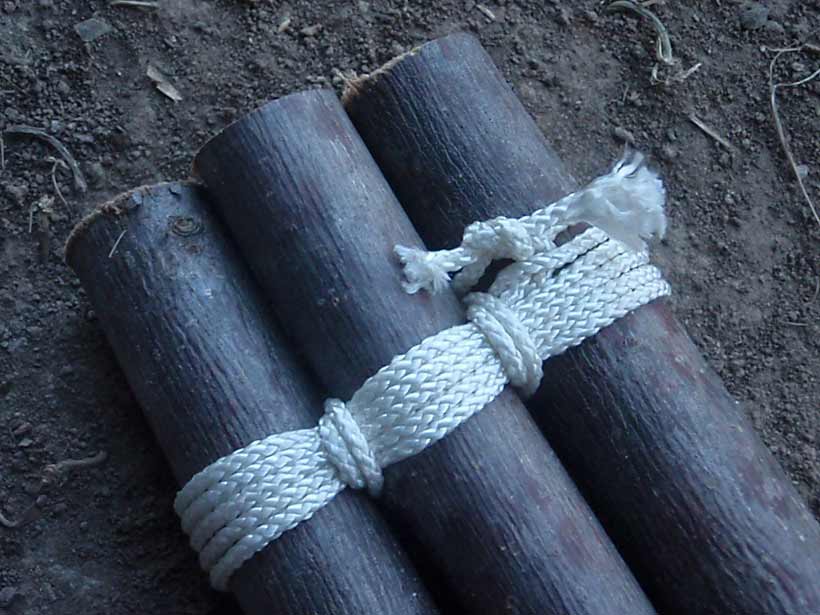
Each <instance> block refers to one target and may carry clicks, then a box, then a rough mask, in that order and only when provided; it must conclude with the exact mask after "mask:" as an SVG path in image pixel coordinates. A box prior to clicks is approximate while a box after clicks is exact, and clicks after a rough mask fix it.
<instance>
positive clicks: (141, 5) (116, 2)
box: [108, 0, 159, 10]
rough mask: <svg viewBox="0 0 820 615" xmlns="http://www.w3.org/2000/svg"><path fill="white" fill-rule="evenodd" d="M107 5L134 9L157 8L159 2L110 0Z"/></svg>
mask: <svg viewBox="0 0 820 615" xmlns="http://www.w3.org/2000/svg"><path fill="white" fill-rule="evenodd" d="M108 6H129V7H132V8H135V9H149V10H150V9H158V8H159V2H146V1H143V0H112V1H111V2H109V3H108Z"/></svg>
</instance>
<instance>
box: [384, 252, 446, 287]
mask: <svg viewBox="0 0 820 615" xmlns="http://www.w3.org/2000/svg"><path fill="white" fill-rule="evenodd" d="M394 251H395V253H396V256H397V257H398V259H399V262H401V264H402V267H403V268H404V280H403V281H402V286H403V287H404V290H405V291H407V293H408V294H411V295H412V294H415V293H417V292H419V291H420V290H427V291H429V292H431V293H433V294H435V293H439V292H441V291H443V290H444V289H445V288H447V287H448V286H449V285H450V276H449V274H448V273H447V270H446V269H445V268H444V267H443V266H442V265H441V264H440V263H439V262H438V261H437V260H436V254H435V253H434V252H428V251H426V250H421V249H419V248H410V247H408V246H396V247H395V248H394Z"/></svg>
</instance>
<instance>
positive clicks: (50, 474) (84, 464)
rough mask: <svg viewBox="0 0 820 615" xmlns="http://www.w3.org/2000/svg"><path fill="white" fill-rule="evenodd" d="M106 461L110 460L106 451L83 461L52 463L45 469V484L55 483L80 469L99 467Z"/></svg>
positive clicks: (70, 460)
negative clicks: (64, 475) (66, 474)
mask: <svg viewBox="0 0 820 615" xmlns="http://www.w3.org/2000/svg"><path fill="white" fill-rule="evenodd" d="M106 459H108V453H106V452H105V451H100V452H99V453H97V454H96V455H92V456H91V457H85V458H83V459H64V460H63V461H58V462H57V463H50V464H48V465H47V466H46V467H45V468H44V469H43V482H44V483H52V482H55V481H56V479H57V478H58V477H59V476H60V475H62V474H64V473H65V472H68V471H71V470H76V469H78V468H89V467H92V466H98V465H100V464H101V463H102V462H103V461H105V460H106Z"/></svg>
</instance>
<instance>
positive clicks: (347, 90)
mask: <svg viewBox="0 0 820 615" xmlns="http://www.w3.org/2000/svg"><path fill="white" fill-rule="evenodd" d="M458 39H472V41H473V42H474V43H475V44H480V43H479V42H478V39H477V38H476V37H475V36H473V35H472V34H468V33H466V32H455V33H453V34H448V35H447V36H443V37H441V38H437V39H435V40H432V41H428V42H426V43H422V44H421V45H417V46H416V47H413V48H412V49H410V50H409V51H405V52H404V53H402V54H399V55H397V56H396V57H395V58H391V59H390V60H388V61H387V62H385V63H384V64H383V65H382V66H380V67H379V68H377V69H376V70H374V71H373V72H372V73H365V74H363V75H357V76H355V77H352V78H351V79H348V80H347V81H345V85H344V89H343V91H342V106H344V108H345V109H348V108H350V107H352V106H353V105H355V104H356V100H357V99H358V98H359V97H360V96H362V95H363V94H365V93H366V92H367V90H368V88H369V87H371V86H372V85H373V84H374V83H375V82H377V81H378V80H379V79H380V78H381V77H383V76H385V75H387V74H388V73H390V71H391V70H393V68H394V67H395V66H396V65H398V64H400V63H402V62H404V61H405V60H407V59H409V58H411V57H413V56H416V55H419V54H423V53H424V52H425V50H426V49H429V48H431V47H437V46H439V45H445V46H446V45H447V43H448V42H449V41H455V40H458Z"/></svg>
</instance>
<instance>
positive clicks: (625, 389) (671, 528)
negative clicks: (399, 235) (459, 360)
mask: <svg viewBox="0 0 820 615" xmlns="http://www.w3.org/2000/svg"><path fill="white" fill-rule="evenodd" d="M345 102H346V107H347V110H348V113H349V114H350V116H351V118H352V120H353V123H354V125H355V126H356V127H357V129H358V130H359V132H360V134H361V136H362V138H363V140H364V141H365V143H366V144H367V145H368V147H369V148H370V150H371V152H372V153H373V155H374V157H375V159H376V161H377V162H378V164H379V166H380V168H381V169H382V171H383V172H384V174H385V176H386V177H387V178H388V180H389V182H390V184H391V186H392V188H393V189H394V191H395V193H396V195H397V196H398V198H399V200H400V202H401V203H402V205H403V207H404V209H405V211H406V212H407V213H408V215H409V217H410V219H411V220H412V221H413V224H414V225H415V227H416V228H417V229H418V230H419V233H420V235H421V237H422V239H424V241H425V242H426V243H427V244H428V245H429V246H431V247H433V248H440V247H452V246H454V245H456V244H457V243H458V242H459V240H460V237H461V234H462V231H463V228H464V226H466V225H467V224H469V223H471V222H473V221H475V220H483V219H487V218H491V217H494V216H498V215H506V216H520V215H523V214H525V213H528V212H529V211H531V210H532V209H534V208H535V207H536V206H537V205H543V204H546V203H548V202H551V201H553V200H555V199H556V198H559V197H561V196H563V195H564V194H566V193H567V192H570V191H572V190H573V189H574V188H575V187H576V185H577V184H576V182H575V181H574V180H573V179H572V177H571V176H570V174H569V173H568V172H567V171H566V170H565V169H564V167H563V166H562V165H561V162H560V161H559V160H558V158H557V156H556V155H555V153H554V152H553V150H552V148H551V147H550V146H549V145H548V143H547V142H546V140H545V139H544V137H543V135H542V134H541V132H540V131H539V130H538V128H537V126H536V125H535V123H534V122H533V121H532V119H531V118H530V117H529V115H528V114H527V113H526V111H525V109H524V108H523V106H522V105H521V103H520V102H519V101H518V100H517V98H516V97H515V95H514V94H513V92H512V90H511V89H510V88H509V86H508V85H507V84H506V82H505V81H504V79H503V78H502V77H501V75H500V74H499V73H498V71H497V70H496V68H495V67H494V66H493V64H492V61H491V59H490V58H489V56H488V55H487V54H486V53H485V52H484V50H483V49H482V48H481V46H480V44H479V43H478V41H477V40H476V39H474V38H473V37H471V36H468V35H463V34H458V35H452V36H449V37H446V38H443V39H440V40H437V41H434V42H432V43H429V44H427V45H424V46H422V47H421V48H419V49H416V50H414V51H413V52H411V53H409V54H407V55H405V56H404V57H403V58H401V59H400V60H399V61H397V62H394V63H391V65H389V66H388V67H387V68H386V70H383V71H379V72H377V73H376V74H374V75H373V76H371V77H370V78H368V79H363V80H360V81H357V82H354V83H353V84H352V86H351V88H349V90H348V92H347V93H346V97H345ZM528 406H529V408H530V410H531V411H532V414H533V416H534V417H535V418H536V420H537V422H538V424H539V425H540V427H541V429H542V430H543V432H544V433H545V434H546V435H547V437H548V440H549V441H550V443H551V444H552V446H553V447H555V450H556V451H557V452H558V455H559V457H560V458H561V460H562V461H563V462H564V463H565V464H566V466H567V468H568V470H569V472H570V474H571V475H572V477H573V478H574V479H575V481H576V482H577V483H578V484H579V486H580V487H581V489H582V491H583V493H584V494H585V495H586V497H587V498H588V500H589V501H590V502H591V504H592V506H593V509H594V510H595V512H596V513H597V515H598V516H599V517H600V518H601V519H602V521H603V523H604V526H605V527H606V529H607V531H608V533H609V534H610V535H611V536H612V537H613V539H614V540H615V543H616V544H617V546H618V548H619V549H620V551H621V553H622V554H623V555H624V557H625V559H626V560H627V562H628V563H629V565H630V566H631V567H632V568H633V570H634V571H635V573H636V575H637V576H638V579H639V580H640V582H641V583H642V585H643V586H644V587H645V589H646V590H647V591H648V593H649V595H650V598H652V600H653V602H654V603H655V604H656V605H657V607H658V609H659V610H660V611H662V612H663V613H675V614H678V613H679V614H686V615H691V614H695V613H697V614H700V613H704V614H706V613H709V614H715V615H717V614H721V615H726V614H729V613H731V614H742V615H751V614H754V615H764V614H769V615H785V614H790V615H793V614H801V615H813V614H815V613H820V529H819V528H818V524H817V523H816V521H815V520H814V518H813V517H812V516H811V514H810V512H809V511H808V508H807V506H806V505H805V504H804V502H803V501H802V500H801V499H800V497H799V495H798V494H797V493H796V491H795V490H794V489H793V487H792V485H791V484H790V483H789V482H788V480H787V479H786V478H785V476H784V475H783V472H782V471H781V469H780V467H779V466H778V465H777V463H776V462H775V461H774V459H773V458H772V457H771V455H770V454H769V452H768V450H767V449H766V448H765V447H764V446H763V445H762V443H761V442H760V441H759V439H758V437H757V436H756V434H755V432H754V429H753V428H752V426H751V424H750V423H749V421H748V420H747V418H746V417H745V415H744V414H743V412H742V411H741V410H740V409H739V408H738V404H737V402H736V401H735V400H733V399H732V398H731V396H730V395H729V394H728V393H727V391H726V388H725V387H724V385H723V384H722V382H721V381H720V379H719V378H718V376H717V375H716V374H715V373H714V371H713V370H712V369H711V368H710V367H709V366H708V364H707V363H706V361H705V360H704V359H703V358H702V356H701V355H700V353H699V352H698V351H697V349H696V348H695V346H694V344H693V343H692V342H691V340H690V338H689V337H688V336H687V335H686V333H685V331H684V330H683V329H682V327H681V326H680V324H678V322H677V321H676V320H675V318H674V317H673V316H672V314H671V313H670V311H669V309H668V307H667V306H666V305H665V304H664V303H663V302H655V303H653V304H650V305H647V306H644V307H642V308H640V309H638V310H636V311H635V312H634V313H632V314H631V315H629V316H627V317H626V318H623V319H621V320H619V321H618V322H616V323H615V324H613V325H611V326H610V327H608V328H606V329H604V330H603V331H601V332H600V333H599V334H598V335H596V336H595V337H594V338H592V339H589V340H586V341H585V342H584V343H583V344H582V345H581V346H580V347H578V348H573V349H570V350H569V351H567V352H566V353H564V354H563V355H561V356H558V357H554V358H552V359H550V360H549V361H547V362H546V363H545V365H544V380H543V383H542V386H541V389H540V390H539V392H538V394H537V395H536V396H535V397H534V398H533V399H532V400H531V401H530V402H529V403H528Z"/></svg>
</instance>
